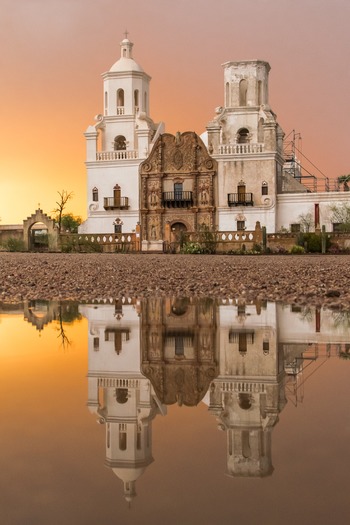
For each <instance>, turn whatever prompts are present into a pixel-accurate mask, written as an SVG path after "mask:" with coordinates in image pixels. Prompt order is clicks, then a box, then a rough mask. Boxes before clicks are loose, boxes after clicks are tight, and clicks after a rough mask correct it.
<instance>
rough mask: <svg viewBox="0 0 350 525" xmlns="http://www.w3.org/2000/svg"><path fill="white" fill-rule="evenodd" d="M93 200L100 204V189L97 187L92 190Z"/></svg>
mask: <svg viewBox="0 0 350 525" xmlns="http://www.w3.org/2000/svg"><path fill="white" fill-rule="evenodd" d="M92 200H93V202H98V189H97V188H96V186H95V187H94V188H92Z"/></svg>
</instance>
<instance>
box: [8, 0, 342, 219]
mask: <svg viewBox="0 0 350 525" xmlns="http://www.w3.org/2000/svg"><path fill="white" fill-rule="evenodd" d="M349 27H350V2H349V0H245V1H242V0H216V1H213V0H148V1H146V0H133V1H125V0H124V1H121V0H0V42H1V50H2V52H1V56H0V65H1V83H0V93H1V116H2V126H1V131H0V134H1V139H0V144H1V149H0V192H1V204H0V218H1V224H13V223H16V224H20V223H22V221H23V219H25V218H26V217H27V216H28V215H31V214H32V213H33V212H34V210H35V209H36V208H37V207H38V204H39V203H40V207H41V208H42V209H43V210H44V212H46V213H47V214H48V215H50V214H51V212H52V210H53V209H54V207H55V201H56V200H57V197H58V194H57V192H58V191H61V190H62V189H64V190H67V191H72V192H74V198H73V199H72V200H71V201H70V204H69V208H68V209H67V211H71V212H72V213H74V214H75V215H81V216H82V217H83V218H86V203H85V202H86V180H85V179H86V175H85V166H84V161H85V141H84V136H83V133H84V131H85V130H86V128H87V126H88V125H90V124H93V123H94V116H95V115H96V114H98V113H102V104H103V96H102V95H103V89H102V78H101V74H102V73H103V72H105V71H107V70H108V69H110V67H111V66H112V64H113V63H114V62H115V61H116V60H117V59H118V58H119V56H120V47H119V43H120V41H121V40H122V39H123V38H124V32H125V29H127V30H128V31H129V38H130V40H131V41H132V42H134V58H135V60H136V61H137V62H138V63H139V64H140V65H142V67H143V69H144V70H145V71H146V72H147V73H148V74H149V75H150V76H151V77H152V81H151V93H150V101H151V117H152V118H153V120H154V121H156V122H158V121H160V120H162V121H164V122H165V124H166V131H167V132H170V133H175V132H176V131H182V132H183V131H189V130H194V131H196V132H197V133H199V134H200V133H202V132H203V131H204V130H205V126H206V124H207V122H208V121H209V120H211V119H212V117H213V116H214V109H215V107H217V106H220V105H222V104H223V92H224V90H223V69H222V67H221V64H222V63H224V62H226V61H229V60H241V59H261V60H266V61H268V62H269V63H270V65H271V72H270V105H271V107H272V109H273V110H274V111H275V113H277V115H278V121H279V123H280V124H281V126H282V128H283V129H284V131H285V133H286V134H288V133H290V132H291V131H292V130H293V129H294V130H295V131H296V132H297V133H300V134H301V136H302V139H303V140H302V151H303V153H304V154H305V155H306V156H307V157H308V158H309V159H311V161H312V162H313V163H314V164H315V165H316V166H317V167H318V168H319V169H320V170H321V171H322V172H323V173H324V174H326V175H327V176H328V177H330V178H336V177H338V176H339V175H343V174H348V173H350V161H349V160H348V159H347V155H348V152H349V123H348V120H349V116H350V68H349V51H350V42H349V40H350V31H349Z"/></svg>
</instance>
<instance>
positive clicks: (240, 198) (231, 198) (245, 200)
mask: <svg viewBox="0 0 350 525" xmlns="http://www.w3.org/2000/svg"><path fill="white" fill-rule="evenodd" d="M227 204H228V205H229V206H254V202H253V194H252V193H229V194H228V195H227Z"/></svg>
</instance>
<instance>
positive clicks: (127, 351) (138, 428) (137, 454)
mask: <svg viewBox="0 0 350 525" xmlns="http://www.w3.org/2000/svg"><path fill="white" fill-rule="evenodd" d="M80 309H81V312H82V313H83V315H84V316H85V317H87V318H88V320H89V372H88V384H89V397H88V406H89V409H90V411H91V412H92V413H94V414H96V415H97V417H98V422H99V423H100V424H104V425H105V426H106V465H107V466H109V467H110V468H111V469H112V470H113V472H114V473H115V474H116V475H117V476H118V478H120V479H121V480H122V482H123V484H124V495H125V498H126V500H127V501H129V502H130V501H131V500H132V499H133V497H134V496H135V495H136V490H135V484H136V480H137V479H138V478H139V477H140V476H141V474H143V472H144V471H145V469H146V467H147V466H148V465H149V464H150V463H151V462H152V461H153V457H152V419H153V418H154V417H155V415H156V414H157V413H158V412H159V411H162V412H163V413H165V411H163V409H162V407H161V405H160V404H159V403H158V402H157V400H156V399H155V395H154V393H153V391H152V387H151V384H150V382H149V380H148V379H146V378H145V377H144V376H143V375H142V374H141V372H140V340H139V337H140V329H139V312H140V305H139V304H138V303H137V302H135V301H131V302H130V303H128V302H127V301H126V302H125V304H122V302H121V301H117V302H116V303H115V304H110V305H108V304H103V305H99V306H98V307H96V306H93V305H83V306H81V308H80Z"/></svg>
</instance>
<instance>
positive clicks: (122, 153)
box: [96, 149, 139, 160]
mask: <svg viewBox="0 0 350 525" xmlns="http://www.w3.org/2000/svg"><path fill="white" fill-rule="evenodd" d="M138 158H139V154H138V151H137V150H126V149H120V150H116V151H99V152H97V153H96V160H133V159H138Z"/></svg>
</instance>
